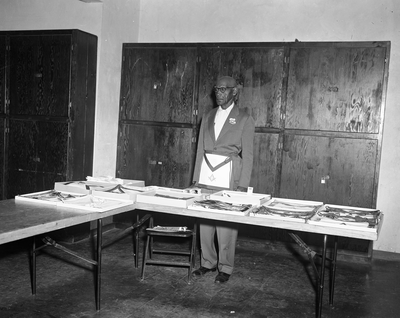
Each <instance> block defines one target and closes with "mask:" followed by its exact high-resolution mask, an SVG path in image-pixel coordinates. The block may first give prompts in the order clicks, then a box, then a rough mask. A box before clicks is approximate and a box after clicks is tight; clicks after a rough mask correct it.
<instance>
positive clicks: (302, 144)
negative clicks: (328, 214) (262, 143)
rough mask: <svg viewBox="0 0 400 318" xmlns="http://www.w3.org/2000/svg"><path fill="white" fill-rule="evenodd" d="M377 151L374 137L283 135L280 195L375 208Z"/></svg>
mask: <svg viewBox="0 0 400 318" xmlns="http://www.w3.org/2000/svg"><path fill="white" fill-rule="evenodd" d="M377 151H378V149H377V141H376V140H363V139H349V138H340V137H338V138H328V137H319V136H296V135H286V136H285V140H284V148H283V162H282V179H281V193H280V194H281V197H285V198H291V199H304V200H315V201H322V202H324V203H327V204H338V205H348V206H358V207H364V208H375V207H374V203H373V193H374V191H375V188H374V184H375V180H374V176H375V162H376V155H377ZM323 178H325V183H322V182H321V181H322V179H323Z"/></svg>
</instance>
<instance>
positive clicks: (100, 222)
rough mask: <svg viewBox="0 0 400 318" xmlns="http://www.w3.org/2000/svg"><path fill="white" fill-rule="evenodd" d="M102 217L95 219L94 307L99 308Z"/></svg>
mask: <svg viewBox="0 0 400 318" xmlns="http://www.w3.org/2000/svg"><path fill="white" fill-rule="evenodd" d="M102 235H103V231H102V219H98V220H97V265H96V309H97V310H98V311H99V310H100V297H101V251H102Z"/></svg>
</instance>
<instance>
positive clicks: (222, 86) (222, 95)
mask: <svg viewBox="0 0 400 318" xmlns="http://www.w3.org/2000/svg"><path fill="white" fill-rule="evenodd" d="M222 91H224V92H222ZM214 92H215V98H216V101H217V105H218V106H221V107H222V108H223V109H227V108H228V107H229V106H230V105H231V104H232V102H233V101H234V98H235V96H236V87H234V83H232V82H229V81H228V80H226V79H221V80H218V81H217V84H216V85H215V87H214Z"/></svg>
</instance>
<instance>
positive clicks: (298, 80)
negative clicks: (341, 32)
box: [286, 46, 387, 134]
mask: <svg viewBox="0 0 400 318" xmlns="http://www.w3.org/2000/svg"><path fill="white" fill-rule="evenodd" d="M386 50H387V49H386V48H385V47H333V46H330V47H304V48H303V47H302V48H292V49H291V50H290V67H289V69H290V70H289V79H288V97H287V107H286V128H294V129H311V130H325V131H328V130H329V131H342V132H360V133H375V134H376V133H379V128H380V124H381V121H382V118H381V110H382V94H383V92H382V90H383V87H384V85H383V84H384V83H383V82H384V71H385V57H386Z"/></svg>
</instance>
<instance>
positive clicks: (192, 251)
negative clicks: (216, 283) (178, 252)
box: [188, 223, 197, 284]
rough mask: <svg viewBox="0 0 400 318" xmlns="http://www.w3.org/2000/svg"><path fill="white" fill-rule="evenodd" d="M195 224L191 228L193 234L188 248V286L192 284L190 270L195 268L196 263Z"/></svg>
mask: <svg viewBox="0 0 400 318" xmlns="http://www.w3.org/2000/svg"><path fill="white" fill-rule="evenodd" d="M196 237H197V236H196V223H195V224H194V226H193V234H192V243H191V246H190V259H189V264H190V266H189V272H188V284H191V282H192V270H193V268H194V266H195V262H196V242H197V240H196Z"/></svg>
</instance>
